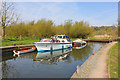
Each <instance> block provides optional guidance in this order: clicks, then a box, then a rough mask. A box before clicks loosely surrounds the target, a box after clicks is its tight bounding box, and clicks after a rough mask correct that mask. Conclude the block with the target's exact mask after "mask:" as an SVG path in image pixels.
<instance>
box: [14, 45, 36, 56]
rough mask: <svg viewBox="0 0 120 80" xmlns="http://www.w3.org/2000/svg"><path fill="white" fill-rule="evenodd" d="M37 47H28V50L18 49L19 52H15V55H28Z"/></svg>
mask: <svg viewBox="0 0 120 80" xmlns="http://www.w3.org/2000/svg"><path fill="white" fill-rule="evenodd" d="M35 49H36V48H35V47H27V48H22V49H17V50H13V52H14V55H13V56H15V55H19V54H23V53H27V52H32V51H35Z"/></svg>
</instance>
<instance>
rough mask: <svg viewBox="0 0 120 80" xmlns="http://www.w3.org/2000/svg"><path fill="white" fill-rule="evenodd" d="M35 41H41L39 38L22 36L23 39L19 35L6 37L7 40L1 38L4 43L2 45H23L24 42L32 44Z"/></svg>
mask: <svg viewBox="0 0 120 80" xmlns="http://www.w3.org/2000/svg"><path fill="white" fill-rule="evenodd" d="M35 41H39V39H38V38H30V37H22V38H21V40H20V38H19V37H11V36H7V37H5V40H1V42H2V44H1V45H0V46H9V45H14V44H16V45H23V44H32V43H33V42H35Z"/></svg>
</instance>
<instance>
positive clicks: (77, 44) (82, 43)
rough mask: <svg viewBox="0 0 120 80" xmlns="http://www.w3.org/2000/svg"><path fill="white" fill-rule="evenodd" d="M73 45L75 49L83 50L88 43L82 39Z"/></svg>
mask: <svg viewBox="0 0 120 80" xmlns="http://www.w3.org/2000/svg"><path fill="white" fill-rule="evenodd" d="M72 44H73V48H75V49H81V48H83V47H85V46H86V45H87V42H86V41H83V40H81V39H77V40H75V41H73V42H72Z"/></svg>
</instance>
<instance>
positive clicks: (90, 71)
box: [71, 42, 117, 78]
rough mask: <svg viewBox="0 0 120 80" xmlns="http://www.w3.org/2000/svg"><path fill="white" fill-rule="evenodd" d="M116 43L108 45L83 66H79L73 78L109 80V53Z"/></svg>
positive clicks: (95, 53)
mask: <svg viewBox="0 0 120 80" xmlns="http://www.w3.org/2000/svg"><path fill="white" fill-rule="evenodd" d="M116 43H117V42H112V43H108V44H107V45H105V46H103V47H102V48H100V49H99V50H98V51H97V52H94V55H91V56H90V57H89V58H88V59H87V60H86V61H85V62H84V63H83V64H82V65H81V66H77V70H76V72H75V73H74V74H73V76H72V77H71V78H107V75H108V73H107V63H106V60H107V58H108V55H107V53H108V52H109V49H110V48H111V47H112V46H113V45H114V44H116Z"/></svg>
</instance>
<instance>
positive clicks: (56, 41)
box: [34, 35, 72, 52]
mask: <svg viewBox="0 0 120 80" xmlns="http://www.w3.org/2000/svg"><path fill="white" fill-rule="evenodd" d="M34 44H35V46H36V48H37V50H38V52H45V51H56V50H62V49H67V48H71V47H72V43H71V41H70V37H68V36H66V35H55V36H52V37H51V39H42V40H41V41H40V42H34Z"/></svg>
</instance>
